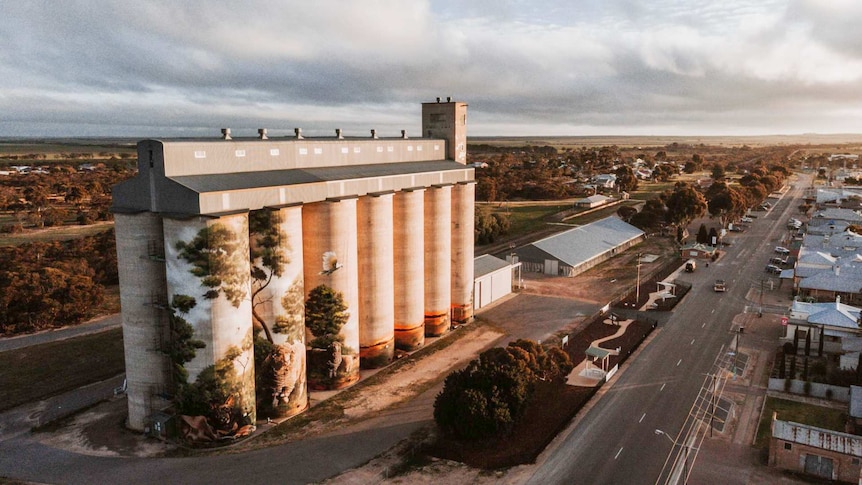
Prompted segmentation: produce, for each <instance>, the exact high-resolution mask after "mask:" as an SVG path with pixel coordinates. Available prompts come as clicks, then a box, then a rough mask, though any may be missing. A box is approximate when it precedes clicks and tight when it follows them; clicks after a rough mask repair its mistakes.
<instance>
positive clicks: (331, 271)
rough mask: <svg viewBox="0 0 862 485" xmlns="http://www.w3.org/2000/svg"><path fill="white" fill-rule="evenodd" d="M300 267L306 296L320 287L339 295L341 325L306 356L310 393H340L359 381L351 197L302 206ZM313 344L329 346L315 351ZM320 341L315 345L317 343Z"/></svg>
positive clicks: (353, 203) (310, 335)
mask: <svg viewBox="0 0 862 485" xmlns="http://www.w3.org/2000/svg"><path fill="white" fill-rule="evenodd" d="M302 237H303V248H302V251H303V266H304V275H305V276H304V278H305V294H306V297H308V295H309V294H310V292H312V291H313V290H314V289H315V288H316V287H318V286H320V285H325V286H326V287H329V288H331V289H333V290H335V291H337V292H339V293H340V294H341V296H342V299H343V301H344V303H345V304H346V306H347V310H346V311H347V313H348V316H347V320H346V322H345V323H344V325H343V326H342V327H341V328H340V330H339V331H338V333H337V335H324V334H321V335H317V336H315V335H313V333H314V331H313V330H312V329H311V328H308V320H307V318H308V315H306V327H307V328H306V331H307V333H306V338H307V339H308V343H309V345H310V346H311V349H310V350H309V356H308V385H309V387H310V388H311V389H340V388H343V387H347V386H349V385H351V384H353V383H355V382H356V381H358V380H359V263H358V256H357V250H358V249H357V238H356V197H342V198H333V199H327V200H325V201H323V202H317V203H313V204H307V205H305V206H303V216H302ZM317 339H324V341H328V342H330V343H328V344H327V346H326V348H320V347H316V346H315V341H316V340H317ZM318 341H320V340H318Z"/></svg>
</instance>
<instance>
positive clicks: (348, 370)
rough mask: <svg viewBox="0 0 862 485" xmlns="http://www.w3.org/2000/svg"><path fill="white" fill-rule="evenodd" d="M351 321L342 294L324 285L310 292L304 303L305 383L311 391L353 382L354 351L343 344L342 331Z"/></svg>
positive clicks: (355, 364) (354, 369) (356, 359)
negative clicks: (307, 335)
mask: <svg viewBox="0 0 862 485" xmlns="http://www.w3.org/2000/svg"><path fill="white" fill-rule="evenodd" d="M349 318H350V314H349V313H348V312H347V304H346V303H345V302H344V298H343V296H342V294H341V293H340V292H338V291H335V290H333V289H332V288H330V287H328V286H326V285H319V286H317V287H315V288H314V289H312V290H311V291H310V292H309V294H308V300H306V302H305V326H306V328H307V329H308V331H309V332H310V333H311V335H313V336H314V338H312V339H311V341H310V342H309V347H310V349H309V356H308V380H309V385H310V386H311V387H312V388H313V389H338V388H340V387H344V385H346V384H351V383H352V382H354V380H355V378H354V376H355V375H356V373H357V370H358V369H359V354H358V352H357V349H354V348H351V347H349V346H347V345H345V338H344V334H343V333H342V328H343V327H344V325H345V324H346V323H347V321H348V319H349Z"/></svg>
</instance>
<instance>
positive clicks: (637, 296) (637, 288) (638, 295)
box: [635, 253, 641, 307]
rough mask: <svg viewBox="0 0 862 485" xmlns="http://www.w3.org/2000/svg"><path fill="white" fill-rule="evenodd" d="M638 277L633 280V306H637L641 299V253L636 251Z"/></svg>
mask: <svg viewBox="0 0 862 485" xmlns="http://www.w3.org/2000/svg"><path fill="white" fill-rule="evenodd" d="M637 266H638V278H637V281H636V282H635V285H636V286H635V307H637V306H638V303H640V301H641V253H638V264H637Z"/></svg>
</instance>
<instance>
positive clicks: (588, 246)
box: [531, 217, 644, 267]
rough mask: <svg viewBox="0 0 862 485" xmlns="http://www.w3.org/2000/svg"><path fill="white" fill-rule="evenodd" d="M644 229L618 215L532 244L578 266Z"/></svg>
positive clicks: (641, 232) (570, 264)
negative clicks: (619, 217)
mask: <svg viewBox="0 0 862 485" xmlns="http://www.w3.org/2000/svg"><path fill="white" fill-rule="evenodd" d="M643 234H644V232H643V231H641V230H640V229H638V228H636V227H635V226H632V225H631V224H628V223H626V222H624V221H622V220H621V219H618V218H616V217H606V218H604V219H601V220H598V221H595V222H591V223H590V224H586V225H584V226H580V227H576V228H574V229H569V230H568V231H565V232H561V233H559V234H555V235H553V236H550V237H546V238H544V239H541V240H539V241H536V242H534V243H532V244H531V246H534V247H536V248H538V249H539V250H541V251H544V252H545V253H547V254H549V255H550V256H552V257H554V258H556V259H558V260H560V261H562V262H563V263H565V264H567V265H569V266H572V267H576V266H578V265H580V264H582V263H584V262H586V261H589V260H590V259H592V258H595V257H596V256H599V255H600V254H603V253H605V252H606V251H609V250H611V249H613V248H615V247H618V246H620V245H622V244H624V243H626V242H628V241H631V240H632V239H635V238H638V237H641V236H643Z"/></svg>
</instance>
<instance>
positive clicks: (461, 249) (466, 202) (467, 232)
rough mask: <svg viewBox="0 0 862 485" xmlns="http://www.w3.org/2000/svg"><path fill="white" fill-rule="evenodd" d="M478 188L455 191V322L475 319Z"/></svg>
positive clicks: (466, 186)
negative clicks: (476, 207)
mask: <svg viewBox="0 0 862 485" xmlns="http://www.w3.org/2000/svg"><path fill="white" fill-rule="evenodd" d="M475 198H476V185H475V184H474V183H473V182H468V183H459V184H456V185H455V186H454V187H452V321H453V322H454V323H458V324H463V323H469V322H470V321H471V320H472V319H473V225H474V222H473V220H474V213H473V211H474V205H475Z"/></svg>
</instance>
